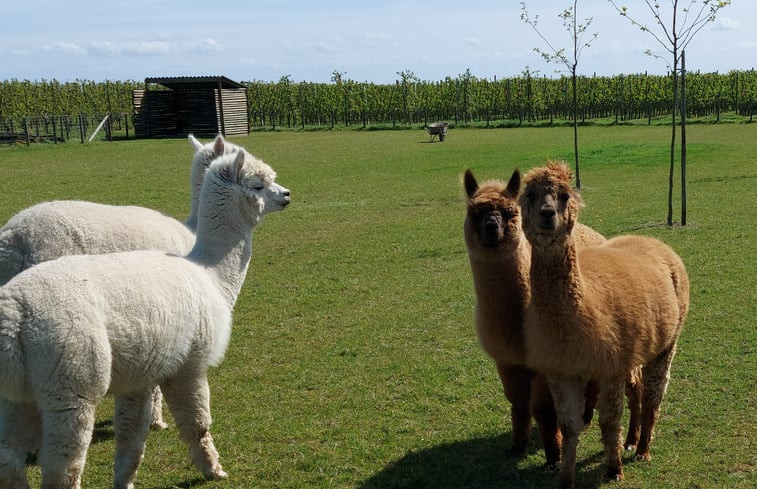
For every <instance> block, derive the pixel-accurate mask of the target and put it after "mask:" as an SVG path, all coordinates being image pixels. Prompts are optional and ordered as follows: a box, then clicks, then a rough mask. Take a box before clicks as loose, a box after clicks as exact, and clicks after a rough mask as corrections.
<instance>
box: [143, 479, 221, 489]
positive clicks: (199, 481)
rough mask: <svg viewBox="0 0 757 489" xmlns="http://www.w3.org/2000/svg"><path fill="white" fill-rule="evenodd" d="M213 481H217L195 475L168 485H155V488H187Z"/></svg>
mask: <svg viewBox="0 0 757 489" xmlns="http://www.w3.org/2000/svg"><path fill="white" fill-rule="evenodd" d="M213 482H218V481H209V480H207V479H205V478H203V477H195V478H192V479H188V480H185V481H182V482H179V483H178V484H171V485H170V486H162V487H156V488H155V489H189V488H190V487H196V486H201V485H203V484H205V483H213ZM214 487H215V486H214Z"/></svg>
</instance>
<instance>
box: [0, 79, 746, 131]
mask: <svg viewBox="0 0 757 489" xmlns="http://www.w3.org/2000/svg"><path fill="white" fill-rule="evenodd" d="M244 84H245V85H246V87H247V93H248V100H249V118H250V125H251V127H253V128H254V127H274V128H279V127H292V128H294V127H303V128H304V127H306V126H335V125H348V126H355V125H361V126H364V127H368V126H371V125H378V124H381V125H386V124H392V125H401V124H427V123H431V122H433V121H439V120H444V121H449V122H452V123H455V124H470V123H475V124H479V125H480V124H485V125H488V124H490V123H491V124H493V123H495V122H496V121H518V122H522V121H530V122H533V121H551V120H553V119H568V118H570V117H571V109H570V80H569V78H568V77H560V78H547V77H539V76H534V75H532V74H531V73H529V72H528V71H525V72H524V73H522V74H521V75H519V76H516V77H511V78H501V79H497V78H495V79H487V78H478V77H476V76H474V75H472V74H471V73H470V71H466V72H465V73H464V74H461V75H459V76H457V77H455V78H452V77H447V78H445V79H444V80H442V81H436V82H433V81H422V80H419V79H418V78H417V77H415V75H414V74H413V73H412V72H410V71H405V72H402V73H398V79H397V80H396V82H395V83H393V84H377V83H369V82H357V81H354V80H348V79H344V78H343V77H342V75H341V74H339V73H338V72H334V76H333V77H332V82H331V83H310V82H296V81H293V80H292V79H291V77H282V78H281V79H280V80H278V81H276V82H274V81H268V82H264V81H250V82H244ZM671 86H672V80H671V78H670V77H669V76H662V75H647V74H632V75H616V76H609V77H608V76H591V77H587V76H582V77H579V79H578V103H579V118H580V119H582V120H585V119H596V118H607V117H615V118H617V119H619V120H631V119H643V118H652V117H659V116H665V115H667V114H669V113H670V112H671V106H672V96H671ZM686 86H687V110H688V113H689V115H690V116H693V117H700V116H708V115H713V114H720V113H723V112H735V113H737V114H740V115H743V116H751V115H752V114H754V112H757V72H755V70H749V71H731V72H728V73H724V74H719V73H688V74H687V85H686ZM144 88H145V84H144V83H143V82H138V81H105V82H94V81H89V80H76V81H73V82H65V83H61V82H59V81H57V80H42V81H28V80H24V81H20V80H7V81H3V82H0V129H2V127H1V126H2V125H3V123H4V121H8V120H13V119H15V120H17V121H18V120H19V119H22V118H39V117H51V116H78V115H80V114H85V115H91V114H105V113H109V112H110V113H126V114H128V113H131V112H132V110H133V109H132V90H134V89H144ZM151 88H152V87H151Z"/></svg>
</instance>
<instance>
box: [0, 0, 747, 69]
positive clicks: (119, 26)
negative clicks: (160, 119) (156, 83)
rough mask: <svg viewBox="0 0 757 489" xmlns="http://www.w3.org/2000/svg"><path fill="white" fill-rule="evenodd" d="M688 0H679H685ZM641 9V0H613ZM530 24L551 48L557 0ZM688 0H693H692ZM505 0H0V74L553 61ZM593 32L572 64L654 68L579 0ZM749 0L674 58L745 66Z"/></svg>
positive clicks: (562, 35) (559, 32)
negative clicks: (535, 24)
mask: <svg viewBox="0 0 757 489" xmlns="http://www.w3.org/2000/svg"><path fill="white" fill-rule="evenodd" d="M690 1H691V0H685V1H681V3H688V2H690ZM618 3H619V4H624V5H626V6H628V8H629V12H631V13H636V14H637V17H638V18H639V20H643V21H645V22H648V23H650V25H651V22H652V19H651V16H650V15H649V13H648V11H647V10H646V7H645V6H644V2H643V1H641V0H620V1H619V2H618ZM661 3H662V4H667V3H668V2H667V0H661ZM526 4H527V6H528V10H529V13H530V14H531V16H532V17H533V16H534V15H539V27H540V30H541V31H542V33H543V34H544V35H545V37H547V38H548V39H549V40H550V41H551V42H552V43H553V44H554V45H555V46H556V47H568V46H570V43H571V40H570V37H569V35H568V34H567V33H566V32H565V31H564V29H563V27H562V24H561V21H560V19H559V18H558V17H557V14H558V13H560V12H561V11H562V10H563V9H564V8H566V7H568V6H570V5H572V2H570V1H569V0H530V1H527V2H526ZM699 4H701V0H699ZM520 11H521V6H520V2H519V1H517V0H515V1H510V0H499V1H493V0H491V1H490V0H480V1H479V0H469V1H448V0H433V1H408V0H405V1H403V0H383V1H381V2H363V1H360V0H345V1H342V0H321V1H316V0H313V1H306V0H268V1H257V0H253V1H237V0H224V1H222V2H218V3H216V4H213V3H210V2H195V1H190V0H185V1H175V0H128V1H127V0H124V1H120V2H103V1H102V0H98V1H85V0H69V1H66V2H60V1H49V0H35V1H34V2H33V4H30V3H28V2H22V1H18V0H2V2H0V19H2V25H3V28H2V31H0V60H1V61H0V80H7V79H13V78H15V79H20V80H23V79H29V80H41V79H43V78H44V79H48V80H49V79H53V78H55V79H57V80H60V81H68V80H75V79H87V80H95V81H104V80H127V79H128V80H143V79H144V78H145V77H148V76H190V75H225V76H227V77H229V78H231V79H234V80H238V81H250V80H264V81H270V80H278V79H279V78H280V77H282V76H287V75H288V76H290V77H291V78H292V80H294V81H314V82H328V81H329V80H330V78H331V76H332V73H333V72H334V71H339V72H340V73H344V76H345V78H348V79H353V80H357V81H373V82H378V83H391V82H393V81H394V80H396V79H397V78H398V77H397V72H401V71H405V70H410V71H412V72H413V73H414V74H415V75H416V76H417V77H418V78H420V79H422V80H441V79H444V78H445V77H446V76H451V77H456V76H457V75H459V74H461V73H464V72H465V70H466V69H470V70H471V73H472V74H473V75H475V76H478V77H486V78H490V79H491V78H493V77H494V76H496V77H498V78H499V77H507V76H513V75H518V74H520V73H521V72H523V70H525V68H526V67H529V69H530V70H531V71H538V72H539V73H540V74H545V75H548V76H554V75H556V70H557V69H559V68H561V66H559V65H554V64H547V63H545V62H543V61H542V60H541V58H540V57H539V55H538V54H537V53H535V52H534V51H533V48H534V47H546V46H544V44H543V41H541V39H539V37H538V36H537V35H536V33H535V32H533V30H531V28H530V27H529V26H528V25H526V24H524V23H523V22H522V21H521V20H520ZM588 17H592V18H593V21H592V24H591V26H590V28H589V31H590V32H591V33H594V32H597V33H598V34H599V37H598V38H597V39H596V41H594V42H593V44H592V46H591V47H589V48H588V49H586V50H585V51H584V53H583V55H582V57H581V58H580V61H579V72H580V73H581V74H585V75H591V74H592V73H597V74H600V75H613V74H619V73H640V72H645V71H647V72H650V73H659V74H662V73H665V72H666V70H667V67H666V64H665V63H664V62H662V61H660V60H656V59H654V58H651V57H649V56H646V55H644V51H645V50H647V49H652V50H653V51H654V52H656V53H658V54H665V53H664V51H662V50H661V49H660V48H659V46H658V45H657V44H656V43H655V41H654V39H653V38H652V37H651V36H650V35H649V34H648V33H643V32H641V31H640V30H639V29H638V28H636V27H633V26H632V25H631V24H630V23H629V22H628V20H626V19H623V18H621V17H620V15H618V13H617V12H616V11H615V10H614V9H613V7H612V6H611V5H610V4H609V3H608V2H607V1H605V0H591V1H582V2H579V5H578V19H579V20H584V19H586V18H588ZM755 25H757V2H755V1H754V0H733V3H732V5H730V6H728V7H726V8H725V9H723V10H722V11H721V13H720V14H719V15H718V18H717V20H716V21H715V22H713V23H711V24H709V25H707V26H706V27H705V28H704V29H703V30H702V31H701V32H699V33H698V34H697V35H696V37H695V38H694V40H693V42H692V44H691V45H690V46H689V49H688V50H687V53H686V55H687V67H688V68H689V69H690V70H700V71H703V72H710V71H720V72H726V71H729V70H731V69H751V68H757V29H755V27H754V26H755Z"/></svg>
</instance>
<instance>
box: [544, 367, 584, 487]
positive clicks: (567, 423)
mask: <svg viewBox="0 0 757 489" xmlns="http://www.w3.org/2000/svg"><path fill="white" fill-rule="evenodd" d="M548 381H549V389H550V391H551V392H552V397H553V398H554V400H555V411H556V412H557V423H558V425H559V426H560V430H561V431H562V436H563V445H562V463H561V464H560V476H559V482H558V485H557V487H558V488H559V489H573V488H574V487H575V484H576V450H577V449H578V435H579V434H580V433H581V431H582V430H583V428H584V421H583V419H582V418H581V415H582V414H583V412H584V409H585V406H584V394H585V389H586V382H585V381H584V380H582V379H580V378H577V377H561V376H549V377H548Z"/></svg>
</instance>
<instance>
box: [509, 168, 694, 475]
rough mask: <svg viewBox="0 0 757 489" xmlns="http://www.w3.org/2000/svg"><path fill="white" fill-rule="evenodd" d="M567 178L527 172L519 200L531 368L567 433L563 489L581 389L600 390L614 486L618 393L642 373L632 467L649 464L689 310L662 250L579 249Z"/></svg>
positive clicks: (563, 173) (628, 240) (678, 270)
mask: <svg viewBox="0 0 757 489" xmlns="http://www.w3.org/2000/svg"><path fill="white" fill-rule="evenodd" d="M571 177H572V174H571V172H570V170H568V168H567V166H565V164H564V163H550V164H549V165H548V166H547V167H546V168H537V169H534V170H531V171H530V172H528V173H527V174H526V176H525V178H524V181H525V189H524V191H523V194H522V195H521V197H520V202H521V208H522V210H523V230H524V232H525V235H526V238H527V239H528V241H529V242H530V243H531V270H530V275H531V301H530V303H529V305H528V307H527V309H526V314H525V326H524V328H525V343H526V350H527V364H528V366H529V367H531V368H533V369H535V370H538V371H540V372H544V373H545V374H546V375H547V379H548V381H549V386H550V389H551V391H552V395H553V396H554V400H555V409H556V410H557V418H558V423H559V426H560V428H561V431H562V434H563V460H562V466H561V468H560V478H559V484H558V487H560V488H572V487H574V484H575V464H576V447H577V445H578V434H579V433H580V431H581V429H582V428H583V423H582V419H581V414H582V413H583V408H584V398H583V395H582V394H583V386H584V385H585V383H586V381H587V380H595V381H597V382H598V383H599V385H600V398H599V406H598V407H599V425H600V428H601V431H602V441H603V443H604V446H605V457H606V460H607V472H606V476H607V477H608V478H609V479H616V480H619V479H622V477H623V467H622V462H621V458H620V452H621V444H620V417H621V414H622V411H623V387H624V383H625V379H627V378H628V375H629V373H630V372H631V371H632V370H633V368H634V367H635V366H637V365H642V366H643V384H644V385H643V397H642V412H641V435H640V439H639V443H638V446H637V449H636V458H637V459H644V460H648V459H649V458H650V455H649V443H650V440H651V436H652V430H653V428H654V425H655V422H656V420H657V417H658V414H659V407H660V402H661V401H662V398H663V396H664V394H665V390H666V389H667V385H668V381H669V379H670V363H671V361H672V359H673V355H674V353H675V349H676V342H677V341H678V337H679V335H680V334H681V329H682V327H683V321H684V318H685V317H686V312H687V311H688V307H689V278H688V275H687V274H686V269H685V267H684V265H683V262H682V261H681V259H680V258H679V257H678V255H676V254H675V253H674V252H673V251H672V250H671V249H670V248H669V247H668V246H666V245H665V244H664V243H662V242H660V241H658V240H656V239H652V238H647V237H642V236H622V237H617V238H613V239H611V240H609V241H607V242H606V243H605V244H603V245H601V246H597V247H593V248H580V249H579V247H578V246H577V239H576V231H577V230H578V228H577V222H576V219H577V215H578V208H579V207H580V206H581V205H582V200H581V197H580V195H579V194H578V193H577V192H575V191H574V190H573V189H572V188H571V186H570V180H571Z"/></svg>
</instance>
